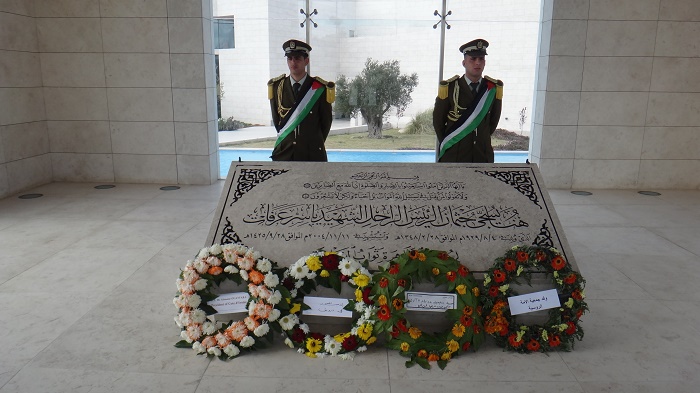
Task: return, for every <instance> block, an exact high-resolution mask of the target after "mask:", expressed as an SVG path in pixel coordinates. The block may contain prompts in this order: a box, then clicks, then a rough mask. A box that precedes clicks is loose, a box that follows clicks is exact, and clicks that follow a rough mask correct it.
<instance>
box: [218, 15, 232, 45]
mask: <svg viewBox="0 0 700 393" xmlns="http://www.w3.org/2000/svg"><path fill="white" fill-rule="evenodd" d="M214 38H215V40H214V43H215V45H216V47H215V49H233V48H235V47H236V41H235V39H234V38H235V36H234V31H233V17H230V18H225V19H214Z"/></svg>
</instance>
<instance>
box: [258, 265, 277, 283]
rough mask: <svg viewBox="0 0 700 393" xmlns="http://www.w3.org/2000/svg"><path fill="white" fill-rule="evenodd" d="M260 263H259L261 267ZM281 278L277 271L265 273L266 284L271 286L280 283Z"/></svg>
mask: <svg viewBox="0 0 700 393" xmlns="http://www.w3.org/2000/svg"><path fill="white" fill-rule="evenodd" d="M259 266H260V265H258V267H259ZM279 283H280V279H279V277H277V275H276V274H275V273H272V272H269V273H267V274H266V275H265V285H267V286H268V287H270V288H274V287H276V286H277V285H279Z"/></svg>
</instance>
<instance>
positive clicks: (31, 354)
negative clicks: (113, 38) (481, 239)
mask: <svg viewBox="0 0 700 393" xmlns="http://www.w3.org/2000/svg"><path fill="white" fill-rule="evenodd" d="M95 185H96V184H68V183H53V184H49V185H45V186H41V187H38V188H35V189H33V190H29V191H27V192H25V193H23V194H26V193H41V194H43V197H41V198H36V199H19V198H17V196H13V197H9V198H6V199H4V200H0V311H1V312H0V393H10V392H66V393H67V392H93V393H94V392H169V393H173V392H178V393H179V392H182V393H190V392H196V393H205V392H275V391H280V392H285V393H291V392H352V393H355V392H365V393H367V392H379V393H382V392H394V393H398V392H401V393H409V392H426V391H433V392H440V391H482V392H507V391H518V392H634V393H639V392H665V393H668V392H694V391H697V389H698V388H697V386H698V384H699V383H700V372H699V371H700V291H698V289H699V288H700V285H699V284H698V283H700V191H667V190H655V191H659V192H661V195H660V196H646V195H640V194H638V193H637V192H636V191H632V190H605V191H598V190H595V191H593V195H590V196H578V195H573V194H571V193H570V192H569V191H566V190H550V196H551V198H552V200H553V202H554V204H555V206H556V210H557V213H558V215H559V218H560V220H561V222H562V225H563V226H564V230H565V233H566V236H567V237H568V240H569V243H570V244H571V248H572V250H573V252H574V255H575V256H576V259H577V263H578V266H579V269H580V271H581V273H582V274H583V276H584V277H585V278H586V279H587V281H588V284H587V287H586V293H587V300H588V304H589V306H590V309H591V311H590V313H589V314H587V315H585V316H584V318H583V323H582V326H583V328H584V329H585V338H584V340H583V341H582V342H578V343H577V345H576V349H575V351H573V352H568V353H558V352H555V353H551V354H549V355H546V354H540V353H537V354H530V355H522V354H516V353H510V352H503V351H502V350H501V349H500V348H498V347H496V346H495V345H494V344H493V343H492V342H490V341H489V340H487V341H486V343H485V344H484V345H483V346H482V347H481V349H480V350H479V351H478V352H476V353H473V354H469V355H463V356H461V357H459V358H456V359H454V360H452V361H451V362H450V363H449V364H448V366H447V368H446V369H445V370H440V369H438V368H437V367H434V368H433V369H432V370H422V369H420V368H418V367H414V368H411V369H406V368H405V367H404V358H402V357H400V356H399V355H398V354H397V353H396V352H394V351H387V350H385V349H383V348H381V347H370V350H369V351H367V352H365V353H362V354H358V356H356V357H355V360H354V361H342V360H339V359H324V360H321V359H309V358H307V357H305V356H303V355H300V354H297V353H295V352H294V351H292V350H289V349H288V348H286V347H284V345H283V344H282V342H281V340H276V344H275V345H274V346H273V347H272V348H268V349H267V350H266V351H264V352H263V351H260V352H256V353H253V354H246V355H245V356H242V357H239V358H237V359H234V360H232V361H228V362H224V361H220V360H218V359H214V360H208V359H207V358H204V357H202V356H195V354H194V353H193V352H192V351H191V350H188V349H178V348H175V347H174V346H173V344H174V343H175V342H176V341H177V340H178V333H179V328H178V327H177V326H176V325H175V323H174V321H173V317H174V316H175V314H176V309H175V307H174V306H173V304H172V298H173V296H174V295H175V293H176V289H175V279H176V278H177V276H178V272H179V269H180V268H181V267H183V266H184V264H185V262H186V260H187V259H189V258H191V257H192V256H193V255H194V254H195V253H196V252H197V250H198V249H199V248H200V247H201V246H203V245H204V241H205V239H206V237H207V233H208V231H209V227H210V225H211V220H212V218H213V214H214V210H215V208H216V204H217V201H218V199H219V194H220V192H221V189H222V188H223V181H220V182H218V183H216V184H215V185H212V186H182V187H181V188H180V189H179V190H175V191H163V190H160V186H158V185H130V184H119V185H117V187H115V188H112V189H106V190H99V189H95V188H94V186H95Z"/></svg>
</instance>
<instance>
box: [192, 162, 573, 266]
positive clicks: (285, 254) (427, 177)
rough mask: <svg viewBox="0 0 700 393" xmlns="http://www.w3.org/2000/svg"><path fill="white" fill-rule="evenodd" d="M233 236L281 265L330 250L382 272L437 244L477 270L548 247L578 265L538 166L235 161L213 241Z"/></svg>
mask: <svg viewBox="0 0 700 393" xmlns="http://www.w3.org/2000/svg"><path fill="white" fill-rule="evenodd" d="M233 242H237V243H242V244H244V245H246V246H248V247H253V248H254V249H256V250H258V251H260V252H261V253H262V255H263V256H265V257H267V258H269V259H271V260H273V261H275V262H277V263H278V264H279V265H280V266H289V265H290V264H292V263H294V262H295V261H296V260H297V259H299V258H300V257H302V256H305V255H308V254H309V253H311V252H313V251H315V250H318V249H320V248H323V249H324V250H326V251H340V252H343V253H345V254H346V255H349V256H351V257H353V258H355V259H357V260H362V261H363V260H368V261H369V262H370V268H376V267H377V265H378V264H381V263H383V262H387V261H390V260H391V259H393V258H394V257H395V256H397V255H398V254H401V253H403V252H404V251H406V250H407V249H411V248H429V249H436V250H443V251H446V252H448V253H449V254H450V255H451V256H453V257H454V258H456V259H457V260H459V261H460V262H461V263H462V264H464V265H466V266H467V267H468V268H469V269H470V270H472V271H475V272H480V271H485V270H487V269H488V268H489V267H490V266H491V265H492V264H493V261H494V259H495V258H497V257H500V256H502V255H503V254H504V253H505V252H506V251H507V250H508V249H509V248H510V247H512V246H514V245H519V244H522V245H531V244H538V245H546V246H552V247H555V248H557V249H558V250H560V251H561V252H562V254H563V255H564V257H565V258H566V259H567V260H568V261H569V262H570V263H572V264H573V266H574V268H576V265H575V261H574V258H573V255H572V253H571V250H570V248H569V245H568V243H567V241H566V239H565V237H564V232H563V231H562V228H561V225H560V223H559V220H558V219H557V216H556V212H555V211H554V208H553V206H552V203H551V200H550V198H549V195H548V194H547V191H546V189H545V188H544V184H543V182H542V179H541V176H540V173H539V170H538V168H537V167H536V166H535V165H530V164H432V163H431V164H421V163H330V162H322V163H319V162H234V163H232V164H231V169H230V171H229V174H228V177H227V179H226V184H225V186H224V190H223V192H222V196H221V199H220V201H219V205H218V207H217V209H216V213H215V216H214V220H213V223H212V227H211V230H210V232H209V236H208V238H207V244H206V245H211V244H214V243H220V244H225V243H233ZM479 276H480V275H477V278H481V277H479Z"/></svg>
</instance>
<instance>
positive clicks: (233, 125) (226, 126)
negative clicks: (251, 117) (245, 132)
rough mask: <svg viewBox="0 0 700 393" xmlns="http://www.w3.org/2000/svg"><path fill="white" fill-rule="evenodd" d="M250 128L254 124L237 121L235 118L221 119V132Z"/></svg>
mask: <svg viewBox="0 0 700 393" xmlns="http://www.w3.org/2000/svg"><path fill="white" fill-rule="evenodd" d="M250 126H252V124H249V123H245V122H242V121H240V120H235V119H234V118H233V116H231V117H229V118H228V119H219V131H233V130H237V129H239V128H245V127H250Z"/></svg>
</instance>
